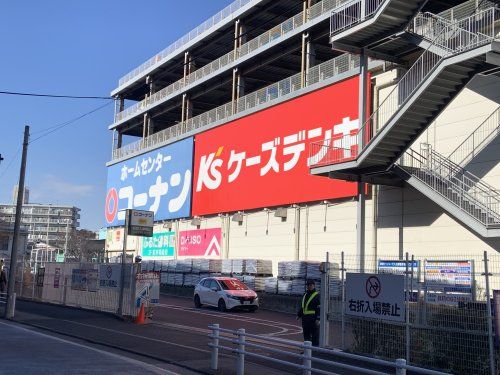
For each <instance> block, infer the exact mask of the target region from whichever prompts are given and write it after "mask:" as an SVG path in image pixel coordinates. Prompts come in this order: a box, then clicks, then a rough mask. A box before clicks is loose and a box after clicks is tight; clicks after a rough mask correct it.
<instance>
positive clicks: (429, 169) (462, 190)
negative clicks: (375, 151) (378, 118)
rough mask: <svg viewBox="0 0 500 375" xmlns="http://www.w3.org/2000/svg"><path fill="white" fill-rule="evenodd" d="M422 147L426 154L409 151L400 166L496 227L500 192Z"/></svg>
mask: <svg viewBox="0 0 500 375" xmlns="http://www.w3.org/2000/svg"><path fill="white" fill-rule="evenodd" d="M424 146H425V147H423V151H422V153H425V155H423V154H422V153H418V152H417V151H415V150H413V149H410V150H408V151H407V152H406V153H405V154H403V155H402V156H401V158H400V159H399V162H398V164H399V166H400V167H402V168H403V169H404V170H405V171H406V172H407V173H409V174H410V175H412V176H413V177H415V178H417V179H418V180H420V181H421V182H423V183H424V184H426V185H427V186H429V187H430V188H431V189H433V190H434V191H435V192H437V193H438V194H440V195H442V196H443V197H445V198H446V199H447V200H449V201H450V202H451V203H453V204H454V205H455V206H457V207H458V208H460V209H461V210H462V211H464V212H466V213H467V214H469V215H471V216H472V217H474V218H475V219H476V220H477V221H479V222H481V223H482V224H483V225H485V226H486V227H488V226H490V225H498V224H499V223H500V193H499V192H498V191H497V190H496V189H495V188H494V187H492V186H490V185H488V184H486V183H485V182H484V181H482V180H481V179H480V178H479V177H477V176H475V175H474V174H472V173H470V172H469V171H467V170H465V169H463V168H461V167H460V166H458V165H456V164H454V163H453V162H452V161H450V160H449V159H447V158H446V157H444V156H442V155H440V154H439V153H437V152H436V151H434V150H432V148H431V147H429V145H425V144H424ZM472 206H473V207H472ZM477 210H479V211H480V213H479V214H478V213H477ZM483 216H486V217H483Z"/></svg>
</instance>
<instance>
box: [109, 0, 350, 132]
mask: <svg viewBox="0 0 500 375" xmlns="http://www.w3.org/2000/svg"><path fill="white" fill-rule="evenodd" d="M344 1H345V0H323V1H320V2H319V3H317V4H315V5H313V6H312V7H311V8H310V9H308V10H307V17H304V12H300V13H299V14H296V15H295V16H293V17H291V18H289V19H287V20H286V21H283V22H282V23H280V24H279V25H277V26H274V27H273V28H272V29H270V30H268V31H266V32H265V33H263V34H261V35H259V36H258V37H256V38H254V39H251V40H250V41H248V42H247V43H245V44H243V45H242V46H241V47H239V48H237V49H236V50H231V51H229V52H228V53H226V54H225V55H223V56H221V57H219V58H218V59H215V60H214V61H212V62H210V63H208V64H206V65H204V66H202V67H201V68H199V69H197V70H195V71H194V72H192V73H190V74H188V75H187V76H186V77H183V78H181V79H179V80H177V81H176V82H173V83H171V84H170V85H168V86H166V87H164V88H163V89H161V90H159V91H157V92H155V93H154V94H152V95H150V96H148V97H147V98H145V99H143V100H141V101H139V102H137V103H135V104H133V105H131V106H130V107H127V108H125V109H124V110H123V111H121V112H118V113H116V115H115V122H118V121H121V120H123V119H126V118H131V117H134V116H135V115H136V114H138V113H139V112H142V111H144V110H146V109H150V108H152V107H154V106H155V105H157V104H158V103H159V102H161V101H163V100H167V98H171V97H172V96H173V95H177V94H179V93H180V92H181V91H183V90H184V89H185V87H187V86H188V85H191V84H194V83H195V82H197V81H200V80H201V79H203V78H205V77H207V76H209V75H211V74H215V73H216V72H219V71H220V70H221V69H224V68H225V67H227V66H229V65H230V64H232V63H234V62H236V61H237V60H239V59H241V58H244V57H245V56H247V55H249V54H250V53H252V52H254V51H256V50H258V49H259V48H261V47H264V46H267V45H268V44H270V43H272V42H273V41H276V40H277V39H279V38H282V37H285V36H287V35H288V34H291V33H292V32H293V31H294V30H296V29H298V28H299V27H301V26H303V25H304V24H305V23H307V22H310V21H313V20H315V19H316V18H318V17H320V16H321V15H323V14H326V13H328V12H329V11H330V10H331V9H334V8H335V7H336V6H337V5H338V4H340V3H342V2H344Z"/></svg>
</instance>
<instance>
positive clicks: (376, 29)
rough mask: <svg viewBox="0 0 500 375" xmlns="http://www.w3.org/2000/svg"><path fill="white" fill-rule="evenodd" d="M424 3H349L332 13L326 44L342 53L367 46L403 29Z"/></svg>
mask: <svg viewBox="0 0 500 375" xmlns="http://www.w3.org/2000/svg"><path fill="white" fill-rule="evenodd" d="M426 3H427V0H352V1H349V2H347V3H345V4H343V5H342V6H340V7H337V8H335V9H334V10H333V11H332V15H331V18H330V42H331V43H332V46H333V48H336V49H340V50H345V49H346V46H349V47H348V48H350V47H352V46H354V47H359V48H360V47H368V46H370V44H372V43H375V42H377V41H380V40H382V39H383V38H386V37H389V36H391V35H393V34H395V33H397V32H399V31H402V30H404V29H405V27H406V25H407V24H408V23H409V22H410V21H411V19H412V18H413V17H414V16H415V14H417V13H418V12H419V11H420V9H421V8H422V7H423V6H424V5H425V4H426Z"/></svg>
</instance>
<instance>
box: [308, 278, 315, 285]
mask: <svg viewBox="0 0 500 375" xmlns="http://www.w3.org/2000/svg"><path fill="white" fill-rule="evenodd" d="M306 285H308V286H309V285H316V283H315V282H314V280H311V279H309V280H307V283H306Z"/></svg>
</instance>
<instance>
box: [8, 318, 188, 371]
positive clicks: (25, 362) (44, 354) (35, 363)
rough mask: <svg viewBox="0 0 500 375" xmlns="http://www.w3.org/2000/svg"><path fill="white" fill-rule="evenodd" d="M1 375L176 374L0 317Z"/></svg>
mask: <svg viewBox="0 0 500 375" xmlns="http://www.w3.org/2000/svg"><path fill="white" fill-rule="evenodd" d="M0 337H1V338H2V345H1V349H0V352H1V358H2V360H1V363H0V372H1V373H2V374H14V375H15V374H23V375H26V374H70V373H71V374H103V375H104V374H120V373H121V374H123V373H127V374H137V375H140V374H165V375H171V374H178V373H180V372H177V371H176V372H173V371H169V370H167V369H165V368H160V367H157V366H155V365H151V364H147V363H144V362H140V361H137V360H134V359H131V358H127V357H124V356H121V355H118V354H114V353H110V352H106V351H103V350H100V349H96V348H93V347H91V346H87V345H82V344H79V343H75V342H72V341H69V340H65V339H62V338H58V337H54V336H49V335H46V334H43V333H40V332H37V331H33V330H31V329H28V328H25V327H23V326H21V325H19V324H16V323H14V322H11V321H6V320H0Z"/></svg>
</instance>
